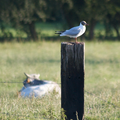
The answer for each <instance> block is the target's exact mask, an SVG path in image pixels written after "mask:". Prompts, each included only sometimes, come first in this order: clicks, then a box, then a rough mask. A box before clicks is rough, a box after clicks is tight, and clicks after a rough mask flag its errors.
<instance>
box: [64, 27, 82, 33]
mask: <svg viewBox="0 0 120 120" xmlns="http://www.w3.org/2000/svg"><path fill="white" fill-rule="evenodd" d="M80 30H81V29H80V28H79V27H73V28H71V29H69V30H66V31H65V32H64V34H66V35H77V34H78V33H79V32H80Z"/></svg>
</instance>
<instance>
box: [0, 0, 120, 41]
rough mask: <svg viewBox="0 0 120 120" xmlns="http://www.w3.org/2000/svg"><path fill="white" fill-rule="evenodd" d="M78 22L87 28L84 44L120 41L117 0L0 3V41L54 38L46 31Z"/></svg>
mask: <svg viewBox="0 0 120 120" xmlns="http://www.w3.org/2000/svg"><path fill="white" fill-rule="evenodd" d="M82 20H85V21H86V22H87V23H88V24H89V26H88V27H87V32H86V34H85V35H84V36H83V38H85V39H86V40H89V41H92V40H94V39H100V40H120V33H119V30H120V29H119V27H120V0H0V41H5V40H9V41H10V40H12V39H16V40H17V39H28V40H30V39H32V40H34V41H36V40H38V39H39V40H40V39H42V37H46V38H47V37H49V38H54V37H56V36H55V35H54V33H51V35H48V36H47V33H49V31H50V30H53V31H54V30H58V29H59V30H61V29H67V28H71V27H73V26H76V25H79V24H80V21H82ZM48 23H49V25H48ZM45 24H46V25H47V26H45ZM50 24H51V26H50ZM52 25H53V26H52ZM47 28H48V29H49V30H48V31H47ZM43 31H44V32H43ZM45 31H47V32H46V34H45ZM50 32H51V31H50Z"/></svg>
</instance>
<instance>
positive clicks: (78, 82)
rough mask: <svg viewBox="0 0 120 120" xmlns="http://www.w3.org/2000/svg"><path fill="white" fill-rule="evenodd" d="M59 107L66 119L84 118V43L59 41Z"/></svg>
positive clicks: (80, 119)
mask: <svg viewBox="0 0 120 120" xmlns="http://www.w3.org/2000/svg"><path fill="white" fill-rule="evenodd" d="M61 87H62V89H61V107H62V108H63V109H64V110H65V111H66V112H65V114H66V115H67V120H70V119H73V120H77V117H76V112H77V113H78V118H79V120H82V119H83V118H84V43H77V44H76V43H68V42H62V43H61Z"/></svg>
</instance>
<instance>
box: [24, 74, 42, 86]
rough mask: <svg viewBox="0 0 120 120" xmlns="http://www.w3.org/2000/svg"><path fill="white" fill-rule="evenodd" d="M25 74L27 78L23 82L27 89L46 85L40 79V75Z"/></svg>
mask: <svg viewBox="0 0 120 120" xmlns="http://www.w3.org/2000/svg"><path fill="white" fill-rule="evenodd" d="M24 74H25V76H26V77H27V78H26V79H25V80H24V82H23V84H24V86H25V87H29V86H35V85H40V84H43V83H44V81H42V80H40V79H39V77H40V74H27V73H24Z"/></svg>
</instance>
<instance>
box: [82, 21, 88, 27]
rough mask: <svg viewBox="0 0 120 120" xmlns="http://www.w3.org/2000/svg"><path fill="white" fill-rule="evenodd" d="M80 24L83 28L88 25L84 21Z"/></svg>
mask: <svg viewBox="0 0 120 120" xmlns="http://www.w3.org/2000/svg"><path fill="white" fill-rule="evenodd" d="M80 24H81V25H83V26H86V25H88V24H87V23H86V22H85V21H82V22H81V23H80Z"/></svg>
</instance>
